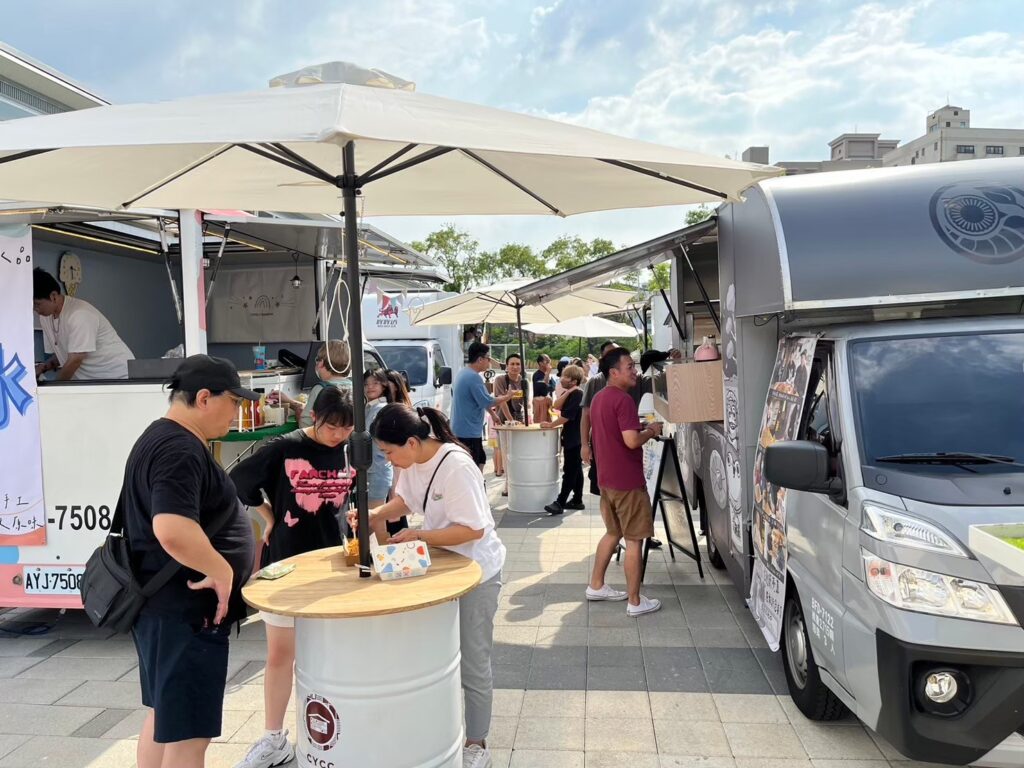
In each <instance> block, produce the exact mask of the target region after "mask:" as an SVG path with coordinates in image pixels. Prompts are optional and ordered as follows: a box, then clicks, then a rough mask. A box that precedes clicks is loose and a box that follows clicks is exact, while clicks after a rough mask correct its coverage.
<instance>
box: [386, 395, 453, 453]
mask: <svg viewBox="0 0 1024 768" xmlns="http://www.w3.org/2000/svg"><path fill="white" fill-rule="evenodd" d="M370 435H371V436H372V437H373V439H374V440H379V441H381V442H382V443H389V444H391V445H405V443H406V442H407V441H408V440H409V438H411V437H415V438H416V439H417V440H427V439H429V438H434V439H435V440H437V441H439V442H442V443H454V444H455V445H457V446H459V447H460V448H462V449H463V450H465V451H467V452H468V451H469V449H468V448H466V446H464V445H463V444H462V443H461V442H459V438H457V437H456V436H455V433H454V432H452V428H451V425H450V424H449V423H448V419H447V418H445V415H444V414H443V413H441V411H439V410H437V408H416V409H413V408H409V407H408V406H406V405H403V404H401V403H389V404H388V405H385V406H384V407H383V408H381V410H380V413H378V414H377V418H375V419H374V420H373V424H371V425H370Z"/></svg>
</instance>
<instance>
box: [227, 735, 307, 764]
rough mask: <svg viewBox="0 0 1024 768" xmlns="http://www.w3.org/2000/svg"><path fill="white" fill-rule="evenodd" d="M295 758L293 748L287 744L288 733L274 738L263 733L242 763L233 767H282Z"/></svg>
mask: <svg viewBox="0 0 1024 768" xmlns="http://www.w3.org/2000/svg"><path fill="white" fill-rule="evenodd" d="M294 757H295V747H293V746H292V745H291V744H290V743H289V742H288V731H284V732H282V733H281V735H280V736H277V737H276V738H275V737H274V736H273V735H271V734H269V733H265V734H263V736H262V737H261V738H260V740H259V741H257V742H256V743H255V744H253V745H252V747H251V748H250V749H249V751H248V752H247V753H246V755H245V757H244V758H242V762H240V763H238V764H236V765H235V768H274V766H277V765H284V764H285V763H287V762H289V761H290V760H291V759H292V758H294Z"/></svg>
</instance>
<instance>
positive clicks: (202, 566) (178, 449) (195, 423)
mask: <svg viewBox="0 0 1024 768" xmlns="http://www.w3.org/2000/svg"><path fill="white" fill-rule="evenodd" d="M168 388H169V389H170V390H171V397H170V403H171V407H170V408H169V409H168V411H167V415H166V416H164V418H162V419H158V420H157V421H154V422H153V423H152V424H150V425H149V427H148V428H147V429H146V431H145V432H143V433H142V436H141V437H140V438H139V439H138V440H137V441H136V443H135V447H134V448H132V451H131V454H130V455H129V456H128V463H127V465H126V466H125V473H124V484H123V485H122V488H121V496H120V498H119V500H118V506H119V507H120V510H119V511H120V512H121V514H122V515H123V518H124V524H125V532H126V535H127V537H128V543H129V546H130V547H131V551H132V555H133V558H134V562H135V566H136V569H137V576H138V578H139V581H140V582H142V583H143V584H144V583H145V582H146V581H148V580H149V579H150V578H152V577H153V575H154V574H156V573H157V572H158V571H160V569H161V568H163V566H164V565H165V564H167V563H168V562H170V561H171V560H174V561H176V562H178V563H179V564H180V565H181V566H182V567H181V568H180V570H179V571H178V572H177V573H176V574H175V575H174V577H173V578H171V580H170V581H169V582H168V583H167V584H166V585H165V586H164V587H163V588H162V589H160V590H159V591H157V593H156V594H155V595H154V596H153V597H152V598H150V600H149V601H148V602H147V603H146V605H145V607H144V608H143V609H142V613H141V615H140V616H139V618H138V621H137V622H136V624H135V627H134V628H133V629H132V638H133V640H134V641H135V647H136V650H137V651H138V655H139V677H140V680H141V683H142V703H143V704H145V705H146V706H147V707H150V711H149V716H148V717H147V718H146V722H145V724H144V725H143V727H142V733H141V734H140V735H139V745H138V753H137V759H138V766H139V768H161V766H171V765H173V766H182V767H183V768H184V767H188V768H191V766H202V765H203V762H204V759H205V754H206V748H207V747H208V746H209V743H210V740H211V739H213V738H216V737H217V736H219V735H220V730H221V710H222V708H223V705H224V687H225V684H226V682H227V664H228V634H229V632H230V626H231V624H232V623H234V622H237V621H239V620H240V619H242V618H244V616H245V614H246V610H245V605H244V603H243V602H242V600H241V588H242V585H244V584H245V582H246V581H247V579H248V577H249V574H250V573H251V570H252V565H253V555H254V549H255V544H254V541H253V535H252V527H251V525H250V523H249V520H248V517H247V515H246V513H245V511H244V509H243V508H242V505H241V503H240V502H239V500H238V496H237V493H236V491H235V486H234V484H233V483H232V482H231V480H230V479H229V478H228V476H227V474H225V472H224V470H223V469H221V467H220V466H219V465H218V464H217V462H216V461H214V459H213V456H212V454H211V453H210V449H209V446H208V442H209V441H210V440H212V439H215V438H218V437H221V436H222V435H224V434H226V433H227V431H228V429H229V428H230V426H231V421H232V419H233V418H234V416H235V414H236V413H237V412H238V407H239V405H240V404H241V403H242V401H243V400H258V399H259V396H258V395H257V394H256V393H255V392H251V391H249V390H248V389H243V388H242V386H241V382H240V381H239V379H238V372H237V371H236V370H235V367H234V365H232V364H231V363H230V362H229V361H227V360H222V359H220V358H215V357H208V356H207V355H192V356H191V357H188V358H186V359H185V360H184V361H182V363H181V365H180V366H178V370H177V371H175V373H174V375H173V376H172V377H171V380H170V382H169V383H168Z"/></svg>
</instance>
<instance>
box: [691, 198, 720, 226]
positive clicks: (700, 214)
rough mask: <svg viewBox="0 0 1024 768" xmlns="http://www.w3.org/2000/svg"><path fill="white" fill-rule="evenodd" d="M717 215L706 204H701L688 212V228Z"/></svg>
mask: <svg viewBox="0 0 1024 768" xmlns="http://www.w3.org/2000/svg"><path fill="white" fill-rule="evenodd" d="M714 215H715V211H714V209H713V208H708V207H707V206H706V205H705V204H704V203H701V204H700V205H698V206H697V207H696V208H691V209H690V210H688V211H687V212H686V226H688V227H692V226H693V225H694V224H700V223H701V222H702V221H704V220H705V219H710V218H711V217H712V216H714Z"/></svg>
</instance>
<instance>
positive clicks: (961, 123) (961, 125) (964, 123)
mask: <svg viewBox="0 0 1024 768" xmlns="http://www.w3.org/2000/svg"><path fill="white" fill-rule="evenodd" d="M960 127H961V128H966V127H967V121H966V120H961V121H960Z"/></svg>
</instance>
